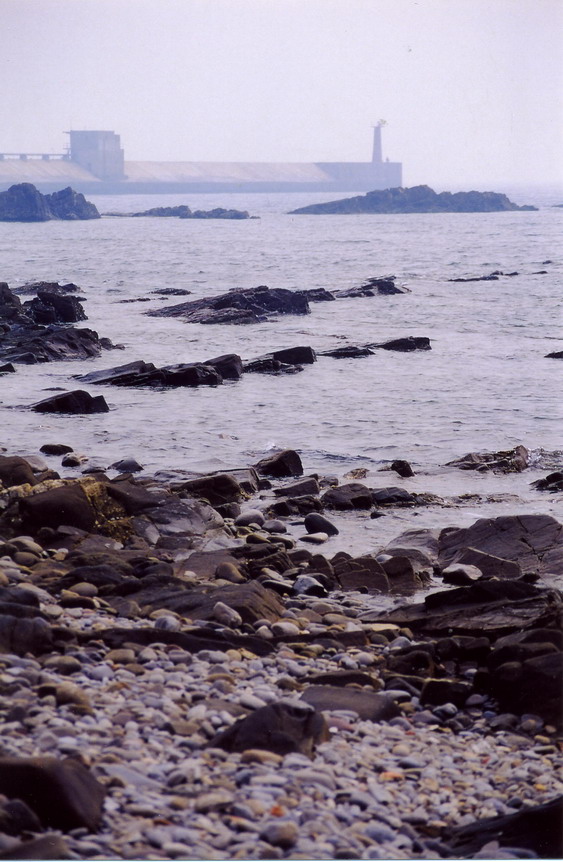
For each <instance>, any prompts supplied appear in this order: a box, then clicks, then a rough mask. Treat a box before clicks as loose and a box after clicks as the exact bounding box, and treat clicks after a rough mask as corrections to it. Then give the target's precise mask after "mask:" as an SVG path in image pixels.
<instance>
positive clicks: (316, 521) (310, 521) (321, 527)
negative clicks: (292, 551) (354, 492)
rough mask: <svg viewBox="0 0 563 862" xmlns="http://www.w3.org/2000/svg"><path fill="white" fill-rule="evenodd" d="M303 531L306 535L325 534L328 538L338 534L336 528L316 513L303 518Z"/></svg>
mask: <svg viewBox="0 0 563 862" xmlns="http://www.w3.org/2000/svg"><path fill="white" fill-rule="evenodd" d="M305 529H306V530H307V532H308V533H326V534H327V535H328V536H337V535H338V533H339V530H338V527H335V526H334V524H333V523H332V522H331V521H329V520H328V518H325V517H324V515H319V514H317V513H316V512H311V513H310V514H309V515H306V516H305Z"/></svg>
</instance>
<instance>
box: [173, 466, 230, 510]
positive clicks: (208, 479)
mask: <svg viewBox="0 0 563 862" xmlns="http://www.w3.org/2000/svg"><path fill="white" fill-rule="evenodd" d="M177 490H179V491H180V492H181V493H183V494H187V495H188V496H191V497H199V498H204V499H205V500H207V501H208V502H209V503H210V504H211V505H212V506H220V505H223V504H224V503H233V502H238V501H239V500H242V499H244V498H245V497H246V494H245V492H244V491H243V489H242V487H241V486H240V484H239V482H238V481H237V480H236V478H235V477H234V476H233V475H231V474H229V473H212V474H211V475H209V476H202V477H201V478H199V479H190V480H189V481H188V482H183V483H182V485H181V486H180V487H179V488H178V489H177Z"/></svg>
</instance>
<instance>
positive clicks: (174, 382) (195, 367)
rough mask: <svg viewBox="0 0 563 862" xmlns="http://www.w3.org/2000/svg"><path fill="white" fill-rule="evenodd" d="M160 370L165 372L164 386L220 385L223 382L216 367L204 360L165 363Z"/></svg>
mask: <svg viewBox="0 0 563 862" xmlns="http://www.w3.org/2000/svg"><path fill="white" fill-rule="evenodd" d="M160 371H161V373H163V374H164V378H163V381H162V383H163V385H164V386H218V385H219V384H220V383H222V382H223V378H222V377H221V375H220V374H219V372H218V371H217V369H216V368H214V367H213V366H212V365H204V364H203V363H202V362H184V363H180V364H178V365H165V366H163V367H162V368H161V369H160Z"/></svg>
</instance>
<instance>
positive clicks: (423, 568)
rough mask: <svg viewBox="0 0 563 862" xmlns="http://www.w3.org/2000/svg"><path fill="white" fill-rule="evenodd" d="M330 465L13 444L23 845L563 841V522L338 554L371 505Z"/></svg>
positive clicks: (15, 847)
mask: <svg viewBox="0 0 563 862" xmlns="http://www.w3.org/2000/svg"><path fill="white" fill-rule="evenodd" d="M68 449H69V447H68V446H65V445H64V444H52V443H49V444H45V445H44V446H42V447H41V451H42V453H43V454H44V455H45V456H46V457H47V458H50V459H52V458H60V457H61V456H63V457H68V454H69V453H68ZM71 454H72V453H71ZM80 460H81V459H80V458H78V459H77V461H76V462H75V463H80ZM52 463H53V464H55V462H52ZM131 463H133V462H131ZM45 467H47V469H45ZM135 469H140V468H139V465H136V467H135ZM305 469H306V465H305V466H304V465H303V462H302V460H301V457H300V455H299V453H298V452H296V451H294V450H285V451H281V452H278V453H276V454H275V455H273V456H271V457H270V458H267V459H263V460H262V461H260V462H258V463H257V464H255V465H253V466H248V467H242V468H238V469H236V470H232V471H227V472H220V473H211V474H193V475H192V478H189V479H183V480H181V479H180V480H179V479H175V480H164V479H160V480H159V479H157V478H156V477H151V476H143V475H142V474H141V475H140V476H138V477H137V478H134V477H133V475H132V474H131V473H118V474H117V475H115V476H114V477H113V478H110V477H109V476H108V475H107V474H106V473H104V472H103V471H100V470H98V471H97V472H95V473H93V474H91V475H86V474H82V475H81V476H79V477H75V478H60V476H59V474H58V472H57V471H56V470H53V469H49V468H48V465H47V463H46V462H41V463H40V462H39V460H38V459H37V458H36V457H31V456H29V458H27V459H26V458H23V457H20V456H11V455H2V456H0V483H1V484H0V718H1V719H2V721H3V734H2V744H1V749H2V750H1V751H0V793H2V794H3V796H2V797H1V798H0V853H2V855H3V856H4V858H45V856H46V854H47V852H51V855H53V854H54V855H56V857H57V858H75V857H77V858H86V857H92V856H96V857H98V858H131V856H132V855H133V854H134V856H135V858H140V859H142V858H148V857H149V856H153V855H158V856H159V858H164V859H174V858H195V859H207V858H211V857H212V856H215V855H217V854H218V853H219V854H220V855H221V857H222V858H258V857H260V858H278V859H279V858H286V857H287V856H288V855H289V856H291V855H295V854H298V855H300V856H306V857H310V858H317V857H318V855H319V854H322V856H323V857H324V858H366V853H367V854H369V858H372V855H373V854H375V853H377V854H378V856H379V855H381V854H383V855H384V856H385V857H386V858H399V859H401V858H405V859H412V858H415V859H427V858H437V857H438V858H457V856H458V854H459V853H463V854H464V855H467V854H471V855H472V856H473V855H474V854H481V855H483V853H487V850H488V849H490V851H491V852H490V854H489V855H491V856H495V854H496V851H497V850H502V852H503V854H504V855H505V856H506V855H507V854H508V858H522V856H523V855H525V854H527V858H530V854H532V858H537V857H540V858H541V857H542V856H545V855H546V854H547V852H548V851H549V855H556V856H557V855H560V852H561V850H562V849H563V848H562V847H561V846H560V845H561V841H560V837H559V836H558V834H557V832H556V831H551V832H550V838H549V840H547V839H546V832H545V829H544V828H543V826H542V824H544V825H545V824H547V826H548V827H549V829H551V825H550V824H553V823H555V822H556V821H557V817H558V816H559V812H560V796H559V794H560V790H559V788H560V784H559V782H558V780H557V777H556V768H557V766H558V765H560V763H561V755H560V752H559V749H558V746H557V741H558V738H559V737H558V733H559V730H560V729H561V727H562V726H563V725H562V715H561V698H560V692H561V683H562V680H563V660H562V658H563V652H562V648H563V640H562V638H561V631H560V623H561V614H562V610H563V596H562V594H561V592H560V591H559V590H558V589H557V588H556V586H555V585H554V584H555V581H554V579H555V578H557V577H560V576H561V575H562V574H563V526H562V525H561V524H559V523H558V522H557V521H556V520H555V519H554V518H550V517H547V516H541V515H528V516H520V517H512V516H505V517H502V518H496V519H480V520H478V521H476V522H475V523H474V524H473V525H472V526H470V527H469V528H466V529H452V528H447V527H446V528H444V529H441V530H432V531H429V530H409V531H407V532H406V533H403V534H402V535H400V536H398V537H397V538H396V539H395V540H394V541H393V542H391V543H389V544H388V545H387V546H386V547H384V548H381V549H380V550H379V551H377V550H374V552H373V554H368V555H366V554H364V555H362V556H354V555H353V554H348V553H343V552H337V553H336V554H329V553H327V552H326V551H325V552H324V553H320V552H319V550H318V548H317V547H315V543H317V542H319V541H320V544H327V543H328V541H329V534H330V535H332V536H334V535H337V534H338V524H339V523H340V521H339V519H340V518H342V517H347V516H346V515H340V514H339V509H338V506H336V507H334V508H331V514H330V518H327V517H326V516H325V515H323V514H321V512H322V511H323V509H324V508H328V503H329V501H328V500H327V493H328V492H327V491H326V490H325V491H324V493H323V488H324V489H326V488H327V483H326V479H325V478H324V477H319V476H306V475H303V474H304V472H305ZM354 484H356V485H358V487H351V486H352V485H354ZM363 487H364V486H360V485H359V483H350V485H348V486H347V485H341V486H336V488H334V487H333V488H332V490H334V491H336V490H338V488H340V489H341V491H343V492H344V494H345V495H347V497H348V499H349V501H350V503H351V504H354V502H355V503H356V504H357V505H362V506H363V505H364V502H363V497H364V496H365V494H366V491H367V493H368V496H370V495H371V493H372V492H370V491H369V489H366V490H365V491H364V490H362V488H363ZM268 489H269V490H270V491H272V492H273V495H272V497H270V498H267V499H265V498H264V497H263V496H262V495H263V493H264V492H265V491H267V490H268ZM380 490H381V489H380ZM384 490H388V489H384ZM354 495H355V496H354ZM362 495H363V496H362ZM390 499H391V502H390V505H392V506H393V505H395V506H396V505H404V502H403V501H402V500H401V497H400V495H399V497H394V498H393V497H391V498H390ZM305 500H308V505H307V506H303V503H304V501H305ZM274 501H278V502H279V503H281V502H290V501H293V502H295V503H296V504H297V506H298V508H297V512H300V515H297V517H298V518H303V512H304V511H305V510H307V509H308V510H309V513H310V514H308V515H305V517H304V522H303V528H304V530H305V534H304V535H302V536H301V538H292V537H291V536H290V535H289V534H288V530H287V526H288V525H289V524H291V523H294V522H295V520H296V513H295V511H292V510H291V506H290V507H289V510H286V511H284V512H283V514H282V513H281V512H280V511H278V510H275V509H274V511H272V510H273V507H275V506H276V503H275V502H274ZM315 504H316V505H315ZM369 505H372V498H371V496H370V499H369ZM315 510H316V511H315ZM348 517H349V515H348ZM324 530H326V532H321V531H324ZM307 538H309V539H312V540H314V543H313V545H310V544H308V543H307V542H306V541H305V540H306V539H307ZM464 576H465V578H466V580H465V581H463V577H464ZM456 578H458V579H459V578H461V583H462V585H461V586H460V585H456V580H455V579H456ZM452 579H453V580H452ZM452 584H453V586H452ZM415 593H417V594H418V596H421V597H422V601H418V602H416V603H413V602H411V601H409V603H407V604H405V600H406V599H408V597H409V596H413V594H415ZM389 597H394V599H395V601H394V604H393V605H392V606H391V605H389V603H387V605H386V606H385V607H383V606H382V603H383V602H384V601H385V600H387V602H388V600H389ZM37 770H43V771H44V773H45V778H46V781H47V782H48V783H47V784H46V785H45V787H48V788H49V791H48V792H45V793H43V794H38V793H37V792H36V784H37ZM55 796H56V798H57V800H58V801H57V805H53V804H52V799H53V798H54V797H55ZM547 826H546V828H547ZM55 830H56V831H55ZM491 842H496V844H495V845H494V848H496V849H494V848H493V844H492V843H491ZM483 848H485V849H484V850H483Z"/></svg>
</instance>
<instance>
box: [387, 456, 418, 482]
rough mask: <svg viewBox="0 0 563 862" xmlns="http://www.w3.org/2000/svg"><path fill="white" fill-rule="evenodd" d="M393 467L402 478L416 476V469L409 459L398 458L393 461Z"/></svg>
mask: <svg viewBox="0 0 563 862" xmlns="http://www.w3.org/2000/svg"><path fill="white" fill-rule="evenodd" d="M391 469H392V470H394V471H395V473H398V474H399V476H400V477H401V478H402V479H408V478H410V477H411V476H414V471H413V469H412V467H411V465H410V464H409V462H408V461H402V460H400V459H399V460H397V461H393V462H392V463H391Z"/></svg>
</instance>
